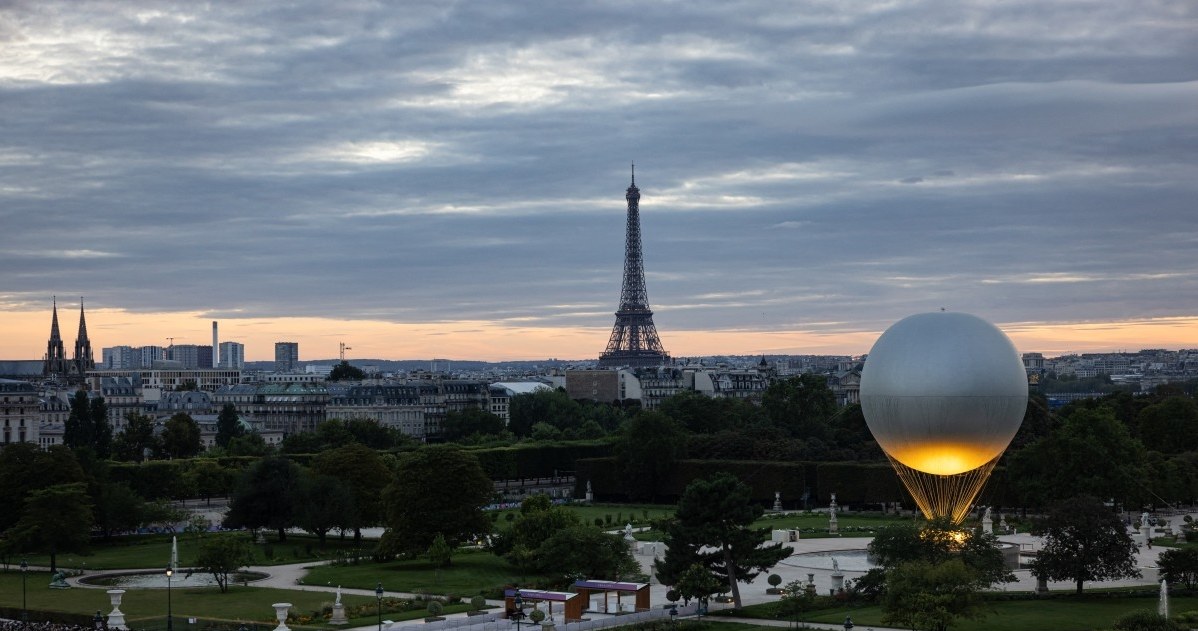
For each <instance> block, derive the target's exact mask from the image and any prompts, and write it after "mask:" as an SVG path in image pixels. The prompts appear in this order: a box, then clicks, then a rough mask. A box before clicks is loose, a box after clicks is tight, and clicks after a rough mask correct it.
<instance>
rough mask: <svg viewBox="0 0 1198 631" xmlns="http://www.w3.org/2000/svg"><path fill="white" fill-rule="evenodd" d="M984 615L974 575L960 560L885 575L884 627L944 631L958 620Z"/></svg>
mask: <svg viewBox="0 0 1198 631" xmlns="http://www.w3.org/2000/svg"><path fill="white" fill-rule="evenodd" d="M983 611H984V609H983V600H982V595H981V591H980V589H979V587H978V581H977V578H976V572H974V571H973V570H972V569H971V568H970V567H969V566H967V565H966V564H965V562H964V561H963V560H962V559H948V560H946V561H941V562H939V563H928V562H927V561H913V562H908V563H903V564H901V565H899V566H897V567H895V568H893V569H892V570H889V571H887V573H886V590H885V591H884V592H883V595H882V622H883V623H886V624H894V623H897V624H900V625H902V626H904V627H911V628H912V629H927V630H928V631H945V630H946V629H948V625H949V624H950V623H952V622H953V621H954V620H956V619H957V618H978V617H980V616H981V615H982V612H983Z"/></svg>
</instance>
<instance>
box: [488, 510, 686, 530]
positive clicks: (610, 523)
mask: <svg viewBox="0 0 1198 631" xmlns="http://www.w3.org/2000/svg"><path fill="white" fill-rule="evenodd" d="M565 506H566V508H568V509H570V511H571V512H573V513H574V514H575V515H578V517H579V519H581V520H582V521H583V523H586V524H594V523H595V520H596V519H600V520H603V528H605V529H608V530H616V529H621V530H622V529H623V528H624V525H625V524H628V523H630V522H631V523H632V525H633V526H638V527H639V526H645V525H647V522H648V521H649V520H650V519H660V518H662V517H669V516H670V515H673V514H674V509H675V508H676V507H675V506H673V505H669V506H655V505H651V504H566V505H565ZM508 513H512V514H514V515H517V516H519V514H520V509H518V508H510V509H507V510H501V511H496V512H495V513H494V514H496V515H498V517H496V518H495V528H496V530H504V529H506V528H507V526H508V524H510V523H511V522H509V521H508V520H507V514H508ZM513 519H515V517H513Z"/></svg>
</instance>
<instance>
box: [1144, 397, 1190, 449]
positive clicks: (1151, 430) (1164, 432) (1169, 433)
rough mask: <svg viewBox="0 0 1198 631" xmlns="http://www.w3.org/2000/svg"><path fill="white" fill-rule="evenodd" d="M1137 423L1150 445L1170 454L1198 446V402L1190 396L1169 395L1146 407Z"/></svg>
mask: <svg viewBox="0 0 1198 631" xmlns="http://www.w3.org/2000/svg"><path fill="white" fill-rule="evenodd" d="M1136 424H1137V425H1138V426H1139V436H1140V440H1141V441H1142V442H1143V443H1144V446H1145V447H1147V448H1148V449H1151V450H1153V451H1159V452H1161V453H1166V454H1177V453H1182V452H1185V451H1194V450H1196V449H1198V405H1195V404H1194V400H1193V399H1191V398H1189V397H1183V396H1179V397H1169V398H1168V399H1165V400H1164V401H1161V402H1160V403H1157V404H1155V405H1150V406H1148V407H1146V408H1144V409H1143V410H1142V411H1141V412H1140V414H1139V415H1138V416H1137V417H1136Z"/></svg>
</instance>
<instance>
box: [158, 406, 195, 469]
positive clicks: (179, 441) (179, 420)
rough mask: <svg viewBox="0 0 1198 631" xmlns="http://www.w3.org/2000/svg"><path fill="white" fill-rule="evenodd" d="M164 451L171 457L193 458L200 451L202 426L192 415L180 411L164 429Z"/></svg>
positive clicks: (169, 420)
mask: <svg viewBox="0 0 1198 631" xmlns="http://www.w3.org/2000/svg"><path fill="white" fill-rule="evenodd" d="M161 440H162V452H163V453H164V454H166V455H167V456H168V457H170V458H191V457H192V456H194V455H196V454H198V453H200V449H201V448H202V446H201V443H200V426H199V424H197V423H196V422H195V421H194V420H192V418H191V415H190V414H188V413H186V412H179V413H177V414H175V415H174V416H172V417H170V419H168V420H167V421H166V424H165V425H164V426H163V429H162V436H161Z"/></svg>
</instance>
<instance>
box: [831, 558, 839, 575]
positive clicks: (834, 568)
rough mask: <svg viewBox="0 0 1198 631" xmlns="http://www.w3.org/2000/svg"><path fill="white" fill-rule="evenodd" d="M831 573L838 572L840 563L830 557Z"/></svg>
mask: <svg viewBox="0 0 1198 631" xmlns="http://www.w3.org/2000/svg"><path fill="white" fill-rule="evenodd" d="M832 571H833V572H839V571H840V561H837V560H836V557H832Z"/></svg>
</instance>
